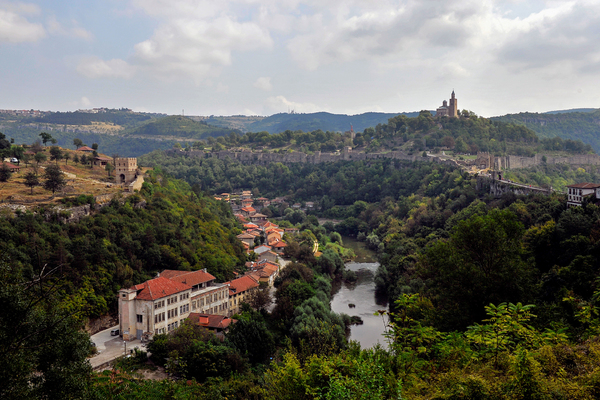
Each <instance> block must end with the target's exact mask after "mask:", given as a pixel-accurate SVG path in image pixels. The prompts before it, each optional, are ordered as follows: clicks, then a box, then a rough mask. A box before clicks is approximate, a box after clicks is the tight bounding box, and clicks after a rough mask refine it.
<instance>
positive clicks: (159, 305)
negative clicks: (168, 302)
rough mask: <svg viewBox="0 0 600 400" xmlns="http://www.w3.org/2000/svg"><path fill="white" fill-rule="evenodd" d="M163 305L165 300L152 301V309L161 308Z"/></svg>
mask: <svg viewBox="0 0 600 400" xmlns="http://www.w3.org/2000/svg"><path fill="white" fill-rule="evenodd" d="M164 306H165V301H164V300H161V301H157V302H156V303H154V309H155V310H156V309H157V308H163V307H164Z"/></svg>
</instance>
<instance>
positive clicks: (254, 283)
mask: <svg viewBox="0 0 600 400" xmlns="http://www.w3.org/2000/svg"><path fill="white" fill-rule="evenodd" d="M225 285H227V286H229V315H234V314H238V313H239V312H240V306H241V304H242V303H243V302H246V303H247V302H248V298H249V297H250V295H252V293H254V292H255V291H257V290H258V286H259V284H258V280H257V279H256V278H254V277H252V276H250V275H244V276H242V277H240V278H237V279H234V280H232V281H229V282H225Z"/></svg>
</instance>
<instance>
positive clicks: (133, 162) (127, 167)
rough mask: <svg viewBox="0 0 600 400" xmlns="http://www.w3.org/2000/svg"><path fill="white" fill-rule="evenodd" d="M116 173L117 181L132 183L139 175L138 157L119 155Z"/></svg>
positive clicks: (116, 160) (116, 162)
mask: <svg viewBox="0 0 600 400" xmlns="http://www.w3.org/2000/svg"><path fill="white" fill-rule="evenodd" d="M115 175H116V178H117V183H130V182H133V181H134V180H135V177H136V175H137V158H135V157H127V158H125V157H117V158H116V159H115Z"/></svg>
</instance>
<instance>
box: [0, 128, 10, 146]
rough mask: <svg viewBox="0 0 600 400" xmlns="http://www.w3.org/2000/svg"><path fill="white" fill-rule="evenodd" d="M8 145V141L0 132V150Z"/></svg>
mask: <svg viewBox="0 0 600 400" xmlns="http://www.w3.org/2000/svg"><path fill="white" fill-rule="evenodd" d="M9 147H10V142H9V141H8V140H6V136H5V135H4V134H3V133H2V132H0V150H4V149H8V148H9Z"/></svg>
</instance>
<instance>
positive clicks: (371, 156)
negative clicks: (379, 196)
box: [166, 147, 456, 165]
mask: <svg viewBox="0 0 600 400" xmlns="http://www.w3.org/2000/svg"><path fill="white" fill-rule="evenodd" d="M166 153H167V154H171V155H177V154H182V151H180V150H175V149H173V150H167V151H166ZM183 153H184V154H185V155H188V156H190V157H200V158H217V159H219V160H223V159H225V158H230V159H233V160H237V161H239V162H241V163H243V164H259V165H267V164H270V163H277V162H279V163H282V164H289V163H310V164H319V163H324V162H334V161H341V160H345V161H362V160H380V159H394V160H405V161H413V162H414V161H434V162H439V163H450V164H452V165H456V163H454V162H453V161H449V160H443V159H441V158H439V157H435V156H433V157H432V156H430V157H428V158H426V159H425V158H424V157H423V156H422V155H421V154H418V155H417V154H412V155H409V154H407V153H404V152H402V151H390V152H387V153H363V152H353V151H352V148H351V147H344V149H343V150H342V151H341V152H340V153H321V152H320V151H315V152H314V154H306V153H300V152H293V153H260V152H252V151H230V150H223V151H218V152H215V153H205V152H204V151H202V150H190V151H185V152H183Z"/></svg>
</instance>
